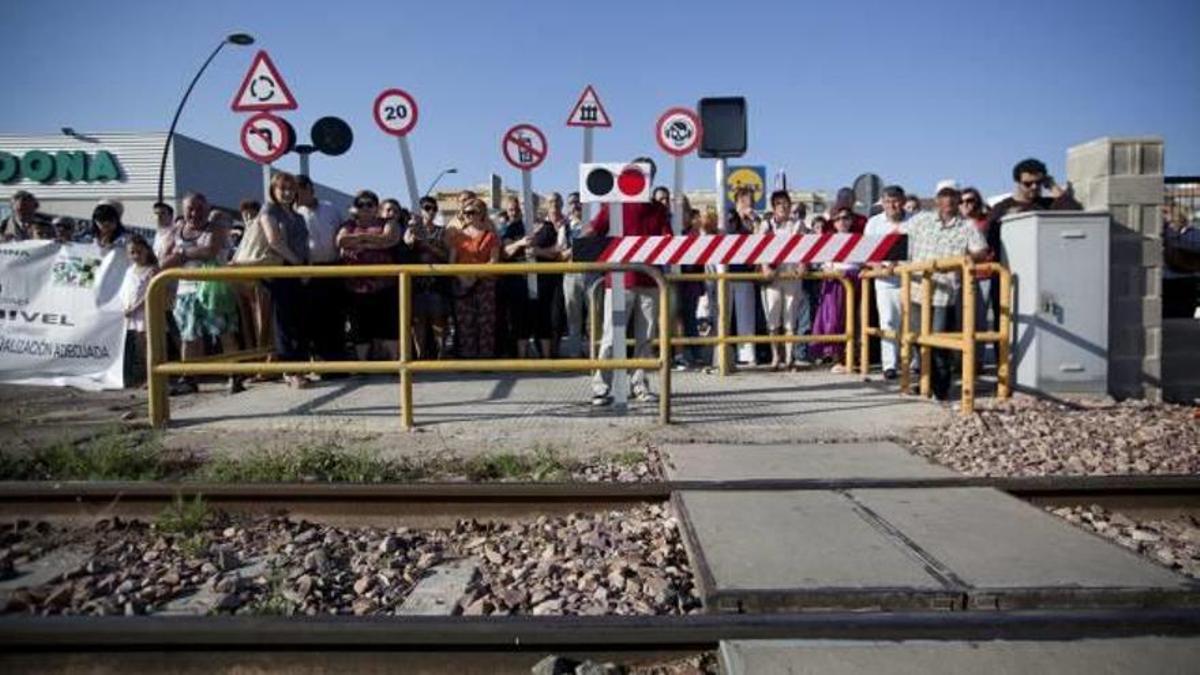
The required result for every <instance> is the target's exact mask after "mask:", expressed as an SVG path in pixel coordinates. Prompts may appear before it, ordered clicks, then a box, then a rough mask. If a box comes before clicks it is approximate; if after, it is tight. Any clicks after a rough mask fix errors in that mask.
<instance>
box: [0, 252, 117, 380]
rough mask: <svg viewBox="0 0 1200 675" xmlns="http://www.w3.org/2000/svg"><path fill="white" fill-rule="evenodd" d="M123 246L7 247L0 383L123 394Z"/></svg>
mask: <svg viewBox="0 0 1200 675" xmlns="http://www.w3.org/2000/svg"><path fill="white" fill-rule="evenodd" d="M128 267H129V259H128V257H127V256H126V255H125V251H124V248H123V247H117V248H114V249H113V250H110V251H107V252H105V251H102V250H101V249H100V247H98V246H96V245H94V244H58V243H55V242H48V241H21V242H9V243H6V244H0V382H8V383H13V384H37V385H49V386H59V387H62V386H72V387H78V388H80V389H87V390H90V391H97V390H100V389H120V388H121V387H122V384H123V382H122V369H123V367H124V363H125V358H124V356H125V314H124V311H123V306H122V300H121V285H122V282H123V281H124V277H125V270H126V269H127V268H128Z"/></svg>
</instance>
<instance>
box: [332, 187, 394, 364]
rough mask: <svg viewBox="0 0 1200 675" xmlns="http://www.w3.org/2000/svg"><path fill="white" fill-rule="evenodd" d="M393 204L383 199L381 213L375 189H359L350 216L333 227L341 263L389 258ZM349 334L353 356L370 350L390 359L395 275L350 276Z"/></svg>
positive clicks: (391, 255) (370, 262)
mask: <svg viewBox="0 0 1200 675" xmlns="http://www.w3.org/2000/svg"><path fill="white" fill-rule="evenodd" d="M398 207H399V204H394V205H393V204H388V208H387V210H388V213H387V214H381V213H380V208H379V195H376V194H375V193H374V192H371V191H370V190H362V191H361V192H359V193H358V194H357V195H355V197H354V217H353V218H351V219H350V220H347V221H346V222H344V223H342V226H341V227H340V228H338V233H337V239H336V241H337V247H338V251H339V252H340V255H341V260H342V263H344V264H346V265H388V264H391V263H392V262H393V261H394V260H395V258H394V253H393V251H392V249H393V247H395V245H396V244H397V243H398V242H399V241H400V235H401V233H400V230H399V229H398V227H397V221H396V218H395V216H396V215H397V214H394V213H392V211H393V210H394V209H396V208H398ZM347 286H348V287H349V289H350V306H349V314H350V339H351V341H352V342H353V343H354V349H355V351H356V352H357V354H358V358H359V360H366V359H367V358H368V357H369V356H370V355H371V352H372V351H374V352H375V354H376V355H377V357H382V358H384V359H388V360H395V359H396V354H397V349H396V348H397V344H396V343H397V337H398V335H399V334H400V296H399V293H398V290H397V283H396V278H395V277H390V276H384V277H351V278H350V279H348V280H347Z"/></svg>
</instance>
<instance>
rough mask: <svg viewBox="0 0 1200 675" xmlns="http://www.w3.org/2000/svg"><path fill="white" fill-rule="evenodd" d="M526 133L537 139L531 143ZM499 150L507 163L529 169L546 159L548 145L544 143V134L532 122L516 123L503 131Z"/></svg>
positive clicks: (521, 168) (523, 169)
mask: <svg viewBox="0 0 1200 675" xmlns="http://www.w3.org/2000/svg"><path fill="white" fill-rule="evenodd" d="M526 133H528V134H532V135H533V136H536V137H537V141H536V142H533V143H531V142H530V139H529V137H528V136H527V135H526ZM500 150H501V151H502V152H503V153H504V159H505V160H507V161H508V163H509V164H512V165H513V166H514V167H516V168H518V169H520V170H522V171H529V170H530V169H534V168H537V166H538V165H540V164H541V163H542V162H544V161H546V153H547V151H548V150H549V147H548V146H547V145H546V135H545V134H543V133H542V131H541V130H540V129H538V128H537V127H535V126H533V125H532V124H518V125H517V126H515V127H513V128H511V129H509V130H508V131H506V132H504V137H503V140H502V141H500Z"/></svg>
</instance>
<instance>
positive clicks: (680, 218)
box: [671, 157, 687, 273]
mask: <svg viewBox="0 0 1200 675" xmlns="http://www.w3.org/2000/svg"><path fill="white" fill-rule="evenodd" d="M674 188H675V203H674V206H675V217H674V218H672V219H671V233H672V234H674V235H676V236H678V235H679V234H681V233H682V232H683V222H684V219H685V218H687V214H686V213H684V212H683V157H676V158H675V185H674ZM675 271H676V272H677V273H678V271H679V270H678V267H676V270H675Z"/></svg>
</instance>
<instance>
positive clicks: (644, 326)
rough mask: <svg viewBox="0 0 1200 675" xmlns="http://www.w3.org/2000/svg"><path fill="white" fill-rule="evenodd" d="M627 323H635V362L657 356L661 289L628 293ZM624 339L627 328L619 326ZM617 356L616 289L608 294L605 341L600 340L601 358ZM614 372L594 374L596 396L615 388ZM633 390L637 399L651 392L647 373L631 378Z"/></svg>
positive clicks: (642, 371) (619, 332) (628, 289)
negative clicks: (655, 330) (614, 312)
mask: <svg viewBox="0 0 1200 675" xmlns="http://www.w3.org/2000/svg"><path fill="white" fill-rule="evenodd" d="M625 319H626V321H632V322H633V339H634V345H633V358H635V359H638V358H650V357H651V356H653V348H654V328H655V326H656V324H657V322H658V289H657V288H627V289H625ZM615 328H616V330H617V333H618V334H619V335H620V339H622V340H623V339H625V330H626V326H616V327H615ZM612 353H613V330H612V289H611V288H607V289H605V290H604V337H603V338H601V339H600V354H599V355H598V356H597V358H600V359H611V358H612ZM612 374H613V371H611V370H597V371H595V372H594V373H592V394H594V395H596V396H605V395H607V394H608V393H609V389H610V388H611V387H612V379H613V376H612ZM629 388H630V389H632V390H633V393H634V395H637V394H639V393H641V392H643V391H649V389H650V384H649V382H647V381H646V371H644V370H640V369H639V370H635V371H633V373H632V374H631V375H630V377H629Z"/></svg>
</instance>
